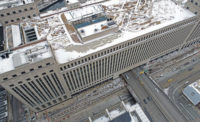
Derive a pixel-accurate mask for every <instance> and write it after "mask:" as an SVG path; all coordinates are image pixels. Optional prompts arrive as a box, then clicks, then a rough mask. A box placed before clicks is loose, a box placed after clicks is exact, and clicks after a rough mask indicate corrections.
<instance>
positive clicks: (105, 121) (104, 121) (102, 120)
mask: <svg viewBox="0 0 200 122" xmlns="http://www.w3.org/2000/svg"><path fill="white" fill-rule="evenodd" d="M108 121H109V118H108V117H106V116H102V117H99V118H97V119H96V120H94V121H93V122H108Z"/></svg>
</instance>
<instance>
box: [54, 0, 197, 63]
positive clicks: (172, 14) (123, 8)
mask: <svg viewBox="0 0 200 122" xmlns="http://www.w3.org/2000/svg"><path fill="white" fill-rule="evenodd" d="M147 4H148V6H141V7H140V6H139V7H138V9H135V6H136V3H135V1H133V0H127V2H122V1H120V0H110V1H107V2H104V3H102V7H103V8H104V10H105V13H106V15H107V16H108V17H111V18H113V21H115V22H116V24H117V25H118V26H119V29H120V30H121V31H122V33H118V34H116V35H113V36H110V37H108V38H104V39H96V41H90V42H87V43H83V44H80V43H74V42H73V43H71V44H67V45H66V46H65V45H62V47H60V48H59V49H58V47H56V49H58V50H55V51H54V52H55V57H56V59H57V61H58V63H60V64H63V63H66V62H68V61H71V60H73V59H77V58H79V57H82V56H85V55H88V54H91V53H94V52H96V51H99V50H102V49H105V48H107V47H110V46H113V45H116V44H119V43H121V42H124V41H126V40H129V39H132V38H135V37H138V36H141V35H144V34H146V33H149V32H152V31H154V30H157V29H160V28H163V27H166V26H168V25H171V24H174V23H176V22H179V21H182V20H185V19H187V18H190V17H193V16H195V15H194V14H193V13H192V12H190V11H189V10H186V9H184V8H182V7H181V6H179V5H177V4H175V3H174V2H173V1H171V0H160V1H153V2H151V1H148V2H147ZM77 11H79V10H77ZM65 15H66V18H67V19H68V16H71V15H69V13H68V14H66V13H65ZM69 18H70V17H69ZM127 20H128V22H125V21H127ZM61 55H62V56H61Z"/></svg>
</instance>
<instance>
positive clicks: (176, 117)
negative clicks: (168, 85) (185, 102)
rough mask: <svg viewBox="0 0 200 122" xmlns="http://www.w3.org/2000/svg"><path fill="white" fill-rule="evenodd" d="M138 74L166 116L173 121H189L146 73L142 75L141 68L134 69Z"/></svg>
mask: <svg viewBox="0 0 200 122" xmlns="http://www.w3.org/2000/svg"><path fill="white" fill-rule="evenodd" d="M132 71H133V73H134V74H136V75H137V76H138V77H139V79H140V81H142V82H144V87H145V88H146V90H147V91H148V93H149V94H151V96H152V97H153V98H154V100H155V102H156V103H157V105H158V106H159V108H160V109H161V111H162V112H163V113H164V114H165V116H166V117H167V118H168V119H169V121H172V122H187V119H186V118H185V116H183V115H182V113H181V111H179V109H178V108H177V107H176V106H175V105H174V104H173V103H172V101H171V100H170V99H169V98H168V96H167V95H166V94H165V93H164V92H163V91H162V90H161V89H160V88H159V87H158V86H157V85H156V84H155V83H154V82H153V81H152V80H151V79H150V78H149V77H148V76H146V75H145V74H142V75H140V74H139V73H140V71H142V69H141V68H136V69H134V70H132Z"/></svg>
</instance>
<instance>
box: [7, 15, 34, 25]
mask: <svg viewBox="0 0 200 122" xmlns="http://www.w3.org/2000/svg"><path fill="white" fill-rule="evenodd" d="M33 17H36V14H33ZM25 18H26V17H21V18H17V19H16V20H14V19H12V20H10V22H11V23H13V22H18V21H20V20H24V19H25ZM27 18H29V19H30V18H31V16H30V15H28V16H27ZM8 23H9V21H5V24H8Z"/></svg>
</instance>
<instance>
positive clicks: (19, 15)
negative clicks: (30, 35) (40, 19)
mask: <svg viewBox="0 0 200 122" xmlns="http://www.w3.org/2000/svg"><path fill="white" fill-rule="evenodd" d="M38 15H39V11H38V9H37V3H36V2H34V0H1V1H0V23H2V24H3V25H7V24H11V23H16V22H19V21H20V20H24V19H27V18H32V17H36V16H38Z"/></svg>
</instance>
